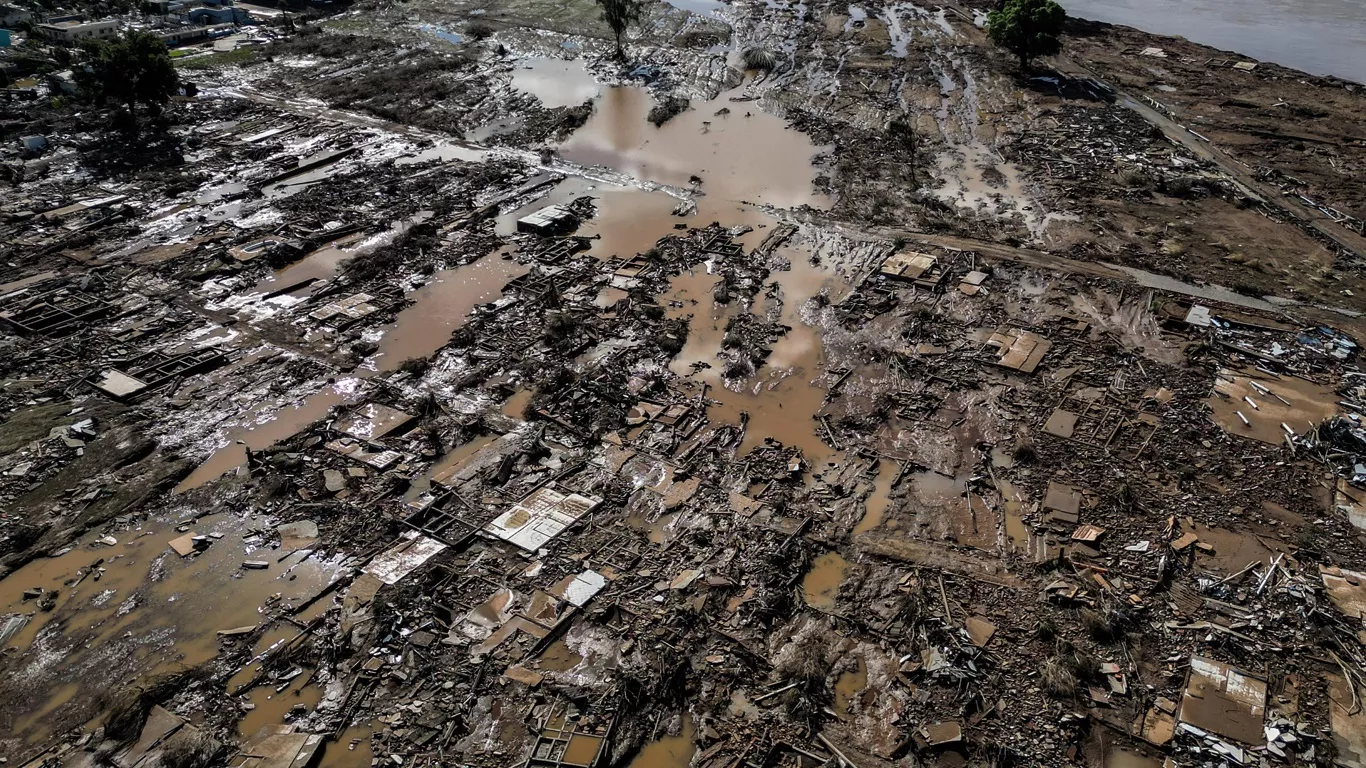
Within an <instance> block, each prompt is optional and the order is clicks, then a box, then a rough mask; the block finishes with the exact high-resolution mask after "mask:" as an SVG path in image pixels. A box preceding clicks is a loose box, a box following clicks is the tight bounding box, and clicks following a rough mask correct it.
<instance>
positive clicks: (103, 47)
mask: <svg viewBox="0 0 1366 768" xmlns="http://www.w3.org/2000/svg"><path fill="white" fill-rule="evenodd" d="M81 48H82V50H83V51H84V52H85V54H86V55H85V60H84V61H83V62H81V63H80V64H79V65H77V66H76V67H75V71H74V74H75V75H76V79H77V83H78V84H79V85H80V87H81V88H82V90H84V91H85V92H86V94H87V95H88V96H90V97H91V98H92V99H93V100H94V101H95V103H97V104H104V103H107V102H112V103H114V104H118V105H119V106H122V107H124V108H126V109H127V110H128V113H129V115H130V116H132V118H133V119H134V121H135V122H136V119H137V115H138V107H142V108H143V109H144V111H145V112H146V113H147V114H151V115H156V114H159V113H160V112H161V109H162V107H164V106H165V105H166V102H167V101H169V100H170V98H171V96H173V95H174V94H175V92H176V87H177V85H178V83H179V78H178V77H177V76H176V71H175V65H174V64H173V63H172V62H171V55H170V52H168V51H167V50H166V43H165V42H163V41H162V40H161V38H159V37H157V36H156V35H154V34H152V33H151V32H145V31H141V30H131V31H129V32H128V33H127V34H125V35H124V36H123V37H120V38H117V39H114V40H100V41H86V42H84V43H82V45H81Z"/></svg>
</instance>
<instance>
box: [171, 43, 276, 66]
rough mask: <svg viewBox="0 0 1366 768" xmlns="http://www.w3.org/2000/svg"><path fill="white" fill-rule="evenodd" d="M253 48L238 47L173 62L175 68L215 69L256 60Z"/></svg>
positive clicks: (255, 51) (256, 53)
mask: <svg viewBox="0 0 1366 768" xmlns="http://www.w3.org/2000/svg"><path fill="white" fill-rule="evenodd" d="M257 55H258V52H257V50H256V49H255V48H238V49H237V50H235V51H219V52H217V53H210V54H207V55H204V56H190V57H186V58H183V59H181V60H180V61H177V62H176V63H175V65H176V68H177V69H217V68H219V67H231V66H236V65H239V64H250V63H252V62H254V61H256V58H257Z"/></svg>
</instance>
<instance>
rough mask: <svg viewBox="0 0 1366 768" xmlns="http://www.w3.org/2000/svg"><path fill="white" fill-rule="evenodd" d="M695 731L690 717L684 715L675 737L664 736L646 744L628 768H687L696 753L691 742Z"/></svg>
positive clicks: (694, 745) (694, 746)
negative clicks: (681, 725)
mask: <svg viewBox="0 0 1366 768" xmlns="http://www.w3.org/2000/svg"><path fill="white" fill-rule="evenodd" d="M696 730H697V727H696V726H695V725H694V724H693V721H692V717H690V716H687V715H685V716H684V717H683V728H682V730H681V731H680V732H679V734H678V735H677V736H664V737H663V738H660V739H657V740H655V741H652V742H650V743H649V744H646V745H645V746H644V747H643V748H642V749H641V750H640V754H638V755H636V758H635V759H634V760H632V761H631V764H630V766H629V768H688V765H690V764H691V763H692V758H693V755H694V754H695V753H696V752H697V745H696V744H695V743H694V742H693V734H694V732H695V731H696Z"/></svg>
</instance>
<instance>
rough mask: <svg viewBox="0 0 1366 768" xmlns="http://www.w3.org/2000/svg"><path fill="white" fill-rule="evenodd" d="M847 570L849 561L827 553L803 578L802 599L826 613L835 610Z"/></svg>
mask: <svg viewBox="0 0 1366 768" xmlns="http://www.w3.org/2000/svg"><path fill="white" fill-rule="evenodd" d="M847 570H849V561H847V560H845V559H844V558H843V557H841V556H840V553H838V552H826V553H825V554H823V555H821V556H820V557H818V558H816V561H815V562H814V563H812V564H811V570H809V571H807V572H806V576H804V577H802V597H804V598H806V604H807V605H809V606H811V607H812V608H819V609H821V610H824V611H830V610H834V608H835V602H836V599H837V598H838V597H839V594H840V583H841V582H843V581H844V573H845V571H847Z"/></svg>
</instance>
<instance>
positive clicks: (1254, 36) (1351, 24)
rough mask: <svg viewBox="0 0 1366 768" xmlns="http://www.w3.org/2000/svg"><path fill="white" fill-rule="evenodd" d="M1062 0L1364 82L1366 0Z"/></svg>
mask: <svg viewBox="0 0 1366 768" xmlns="http://www.w3.org/2000/svg"><path fill="white" fill-rule="evenodd" d="M1062 6H1063V8H1065V9H1067V12H1068V13H1070V14H1072V15H1074V16H1080V17H1081V18H1084V19H1095V20H1096V21H1105V22H1109V23H1111V24H1123V25H1125V26H1129V27H1135V28H1137V29H1141V30H1143V31H1144V32H1154V33H1157V34H1160V35H1176V36H1179V37H1184V38H1186V39H1187V40H1190V41H1192V42H1196V43H1203V44H1204V45H1212V46H1214V47H1215V48H1222V49H1224V50H1227V51H1236V52H1238V53H1241V54H1244V55H1247V56H1252V57H1254V58H1257V59H1261V60H1263V61H1273V62H1275V63H1277V64H1280V65H1282V66H1286V67H1293V68H1295V69H1302V70H1304V71H1306V72H1311V73H1313V74H1317V75H1337V76H1338V77H1343V78H1346V79H1348V80H1354V81H1356V82H1358V83H1366V8H1363V6H1362V4H1361V3H1360V2H1359V0H1293V1H1292V2H1275V1H1273V0H1251V2H1242V3H1227V2H1220V0H1193V1H1192V0H1064V1H1063V3H1062Z"/></svg>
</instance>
